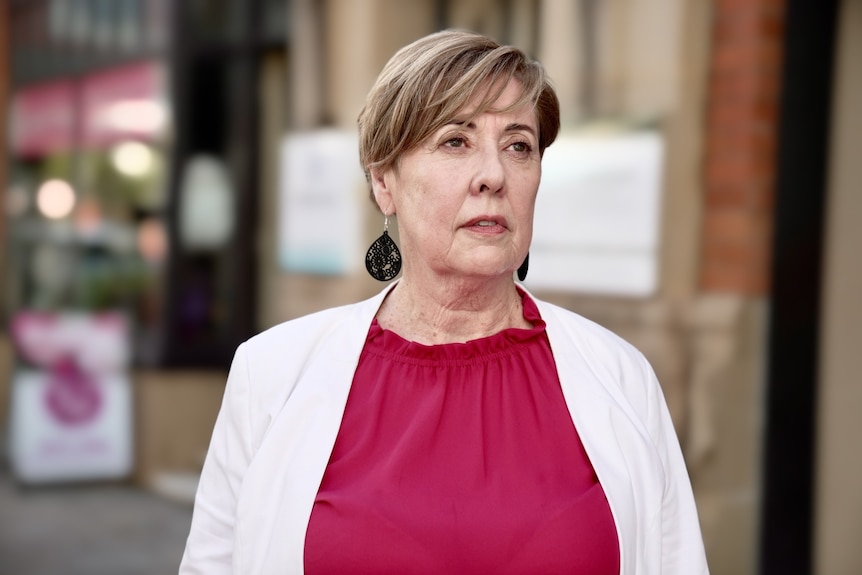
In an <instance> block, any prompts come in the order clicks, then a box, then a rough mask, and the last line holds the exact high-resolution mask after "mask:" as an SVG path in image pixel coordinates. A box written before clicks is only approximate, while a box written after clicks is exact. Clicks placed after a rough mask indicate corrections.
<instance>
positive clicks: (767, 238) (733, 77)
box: [699, 0, 784, 296]
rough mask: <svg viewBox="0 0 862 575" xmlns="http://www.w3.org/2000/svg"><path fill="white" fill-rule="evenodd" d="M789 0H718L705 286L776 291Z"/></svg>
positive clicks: (717, 289)
mask: <svg viewBox="0 0 862 575" xmlns="http://www.w3.org/2000/svg"><path fill="white" fill-rule="evenodd" d="M783 7H784V0H715V1H714V4H713V29H712V35H713V37H712V55H711V58H710V76H709V86H708V89H709V96H708V105H707V117H706V122H707V126H706V133H707V138H706V155H705V165H704V179H705V186H704V189H705V194H706V197H705V198H704V212H703V218H704V220H703V228H702V236H701V268H700V277H699V285H700V289H701V290H702V291H704V292H724V293H736V294H744V295H754V296H757V295H764V294H766V293H767V292H768V290H769V273H770V257H771V240H772V226H773V206H774V188H775V152H776V144H777V139H778V128H777V122H778V104H779V97H780V85H781V77H780V73H781V58H782V45H783V16H784V11H783Z"/></svg>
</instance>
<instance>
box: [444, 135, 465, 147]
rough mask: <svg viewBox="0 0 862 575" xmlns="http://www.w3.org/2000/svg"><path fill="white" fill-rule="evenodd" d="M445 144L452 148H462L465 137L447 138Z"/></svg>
mask: <svg viewBox="0 0 862 575" xmlns="http://www.w3.org/2000/svg"><path fill="white" fill-rule="evenodd" d="M445 145H447V146H449V147H450V148H461V147H463V146H464V138H461V137H458V138H449V139H448V140H446V142H445Z"/></svg>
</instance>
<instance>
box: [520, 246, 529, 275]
mask: <svg viewBox="0 0 862 575" xmlns="http://www.w3.org/2000/svg"><path fill="white" fill-rule="evenodd" d="M528 269H530V252H527V257H525V258H524V263H522V264H521V267H519V268H518V280H520V281H524V279H525V278H526V277H527V270H528Z"/></svg>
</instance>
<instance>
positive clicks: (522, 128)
mask: <svg viewBox="0 0 862 575" xmlns="http://www.w3.org/2000/svg"><path fill="white" fill-rule="evenodd" d="M505 131H506V132H529V133H530V134H532V136H533V137H536V130H535V128H533V126H530V125H529V124H509V125H508V126H506V129H505Z"/></svg>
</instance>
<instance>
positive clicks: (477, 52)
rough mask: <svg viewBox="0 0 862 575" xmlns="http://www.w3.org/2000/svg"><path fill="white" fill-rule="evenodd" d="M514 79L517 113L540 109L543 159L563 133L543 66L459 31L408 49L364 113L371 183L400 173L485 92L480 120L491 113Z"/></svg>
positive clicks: (362, 156)
mask: <svg viewBox="0 0 862 575" xmlns="http://www.w3.org/2000/svg"><path fill="white" fill-rule="evenodd" d="M512 79H515V80H517V81H518V82H520V84H521V86H522V87H523V91H522V93H521V97H520V98H519V99H518V101H517V102H515V103H514V104H513V105H512V106H510V107H509V109H514V108H517V107H520V106H522V105H524V104H529V105H531V106H533V107H534V108H535V110H536V119H537V122H538V129H539V134H538V139H539V152H540V153H543V152H544V151H545V148H547V147H548V146H549V145H551V143H552V142H553V141H554V140H555V139H556V137H557V133H558V132H559V130H560V103H559V100H558V99H557V95H556V93H555V92H554V88H553V86H551V83H550V80H549V79H548V77H547V75H546V73H545V69H544V68H543V67H542V65H541V64H539V63H538V62H536V61H535V60H532V59H530V58H529V57H527V56H526V55H525V54H524V53H523V52H522V51H521V50H519V49H517V48H514V47H512V46H501V45H500V44H498V43H497V42H495V41H494V40H492V39H490V38H488V37H486V36H482V35H480V34H475V33H472V32H465V31H458V30H445V31H442V32H436V33H434V34H430V35H428V36H425V37H423V38H420V39H419V40H416V41H415V42H413V43H412V44H409V45H407V46H405V47H404V48H401V49H400V50H399V51H398V52H396V53H395V55H394V56H393V57H392V58H391V59H390V60H389V62H388V63H387V64H386V66H385V67H384V68H383V71H382V72H381V73H380V76H378V78H377V81H376V82H375V83H374V86H373V87H372V88H371V91H370V92H369V93H368V97H367V98H366V101H365V107H364V108H363V109H362V112H361V113H360V114H359V119H358V123H359V161H360V163H361V164H362V169H363V170H364V171H365V176H366V178H369V181H370V171H371V169H375V168H377V169H383V170H387V169H389V168H392V167H395V166H397V163H398V160H399V158H400V157H401V155H402V154H404V153H405V152H408V151H410V150H412V149H414V148H415V147H416V146H418V145H419V144H421V143H422V142H423V141H424V140H425V139H426V138H427V137H428V136H430V135H431V134H433V133H434V132H436V131H437V130H439V129H440V128H441V127H442V126H444V125H445V124H446V123H448V122H450V121H452V119H453V118H454V117H455V115H456V114H457V113H458V112H460V111H461V110H462V109H463V108H464V107H465V106H466V105H467V103H468V102H469V100H470V99H471V98H472V97H473V96H474V95H475V94H476V93H478V92H477V91H478V90H480V89H483V88H484V89H485V90H486V93H485V95H484V97H483V99H482V100H481V102H479V105H478V107H477V109H476V110H475V111H474V113H475V114H481V113H483V112H485V111H487V110H489V109H491V107H492V106H493V105H494V103H495V101H496V100H497V98H498V97H499V95H500V94H501V93H502V91H503V90H504V89H505V88H506V86H507V85H508V83H509V81H510V80H512Z"/></svg>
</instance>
